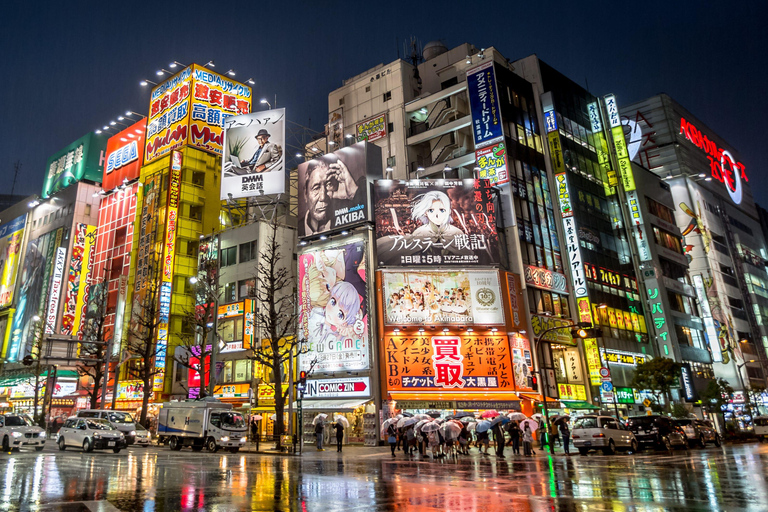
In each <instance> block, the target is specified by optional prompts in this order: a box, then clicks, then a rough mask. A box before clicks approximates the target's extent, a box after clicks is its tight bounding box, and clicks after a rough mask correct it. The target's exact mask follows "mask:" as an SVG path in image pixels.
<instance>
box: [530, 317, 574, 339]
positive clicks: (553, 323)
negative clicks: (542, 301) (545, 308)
mask: <svg viewBox="0 0 768 512" xmlns="http://www.w3.org/2000/svg"><path fill="white" fill-rule="evenodd" d="M553 327H562V329H557V330H554V331H550V332H548V333H547V334H546V335H544V339H545V340H547V341H550V342H552V343H559V344H561V345H574V343H573V337H572V336H571V331H570V329H571V322H569V321H568V320H561V319H559V318H555V317H551V316H544V315H531V329H532V330H533V336H534V338H537V339H538V338H539V337H541V334H542V333H543V332H544V331H546V330H547V329H552V328H553Z"/></svg>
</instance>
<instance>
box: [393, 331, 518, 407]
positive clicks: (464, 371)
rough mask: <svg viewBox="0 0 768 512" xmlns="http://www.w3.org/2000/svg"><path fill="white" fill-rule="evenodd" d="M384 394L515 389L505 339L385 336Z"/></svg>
mask: <svg viewBox="0 0 768 512" xmlns="http://www.w3.org/2000/svg"><path fill="white" fill-rule="evenodd" d="M383 343H384V361H385V371H386V382H387V390H388V391H440V390H447V389H455V390H457V391H462V392H472V391H476V392H479V393H483V392H488V391H503V390H509V391H513V390H514V381H513V377H512V358H511V354H510V350H509V342H508V339H507V336H474V335H470V336H466V335H465V336H422V335H417V336H407V335H402V336H401V335H399V334H398V335H391V336H385V337H384V340H383Z"/></svg>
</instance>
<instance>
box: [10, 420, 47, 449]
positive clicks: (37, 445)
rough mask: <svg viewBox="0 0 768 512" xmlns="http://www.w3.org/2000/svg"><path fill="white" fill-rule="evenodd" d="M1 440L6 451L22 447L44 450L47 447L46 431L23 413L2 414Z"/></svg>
mask: <svg viewBox="0 0 768 512" xmlns="http://www.w3.org/2000/svg"><path fill="white" fill-rule="evenodd" d="M0 442H2V447H3V451H4V452H9V451H11V450H18V449H19V448H22V447H29V448H34V449H35V450H37V451H38V452H39V451H42V450H43V448H45V431H44V430H43V429H41V428H40V427H38V426H37V425H35V424H34V423H32V420H31V419H29V418H28V417H27V416H23V415H21V414H0Z"/></svg>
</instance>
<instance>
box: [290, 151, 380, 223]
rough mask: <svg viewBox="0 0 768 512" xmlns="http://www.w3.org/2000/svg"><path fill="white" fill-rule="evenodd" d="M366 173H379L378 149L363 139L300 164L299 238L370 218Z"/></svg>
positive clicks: (374, 174)
mask: <svg viewBox="0 0 768 512" xmlns="http://www.w3.org/2000/svg"><path fill="white" fill-rule="evenodd" d="M369 176H381V149H380V148H379V147H378V146H375V145H373V144H369V143H366V142H358V143H357V144H353V145H352V146H348V147H346V148H341V149H339V150H337V151H334V152H333V153H329V154H327V155H323V156H320V157H317V158H314V159H312V160H309V161H307V162H304V163H302V164H301V165H299V184H298V186H299V238H305V237H310V236H318V235H322V234H324V233H329V232H333V231H340V230H343V229H346V228H349V227H352V226H356V225H358V224H361V223H364V222H367V221H369V220H370V197H369Z"/></svg>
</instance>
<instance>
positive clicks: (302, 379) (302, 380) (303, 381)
mask: <svg viewBox="0 0 768 512" xmlns="http://www.w3.org/2000/svg"><path fill="white" fill-rule="evenodd" d="M299 386H301V389H304V388H305V387H306V386H307V372H305V371H301V372H299Z"/></svg>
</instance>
